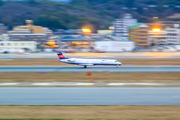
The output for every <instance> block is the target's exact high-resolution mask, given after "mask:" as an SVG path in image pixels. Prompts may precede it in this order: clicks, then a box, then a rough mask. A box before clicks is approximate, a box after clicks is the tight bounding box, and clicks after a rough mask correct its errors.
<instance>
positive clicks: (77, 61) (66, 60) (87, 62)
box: [57, 52, 121, 68]
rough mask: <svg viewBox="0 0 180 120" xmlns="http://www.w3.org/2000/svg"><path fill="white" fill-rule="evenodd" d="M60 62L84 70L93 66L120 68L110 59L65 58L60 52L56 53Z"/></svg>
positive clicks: (118, 63) (118, 64)
mask: <svg viewBox="0 0 180 120" xmlns="http://www.w3.org/2000/svg"><path fill="white" fill-rule="evenodd" d="M57 55H58V57H59V59H60V62H63V63H68V64H76V65H81V66H84V68H87V66H93V65H114V66H117V67H118V66H121V63H120V62H118V61H117V60H112V59H109V60H108V59H81V58H66V57H65V56H64V55H63V53H62V52H58V53H57Z"/></svg>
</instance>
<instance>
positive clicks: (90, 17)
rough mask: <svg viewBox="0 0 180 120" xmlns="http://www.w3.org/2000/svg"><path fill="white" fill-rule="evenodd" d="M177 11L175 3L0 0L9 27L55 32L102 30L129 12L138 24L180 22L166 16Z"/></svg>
mask: <svg viewBox="0 0 180 120" xmlns="http://www.w3.org/2000/svg"><path fill="white" fill-rule="evenodd" d="M179 12H180V1H178V0H171V1H170V0H163V1H157V0H72V1H71V2H69V3H65V2H57V1H48V0H43V1H42V0H40V1H36V0H25V1H0V22H1V23H4V24H5V25H7V26H9V28H12V26H17V25H22V24H25V20H26V19H31V20H33V21H34V24H35V25H41V26H45V27H49V28H51V29H53V30H55V29H76V28H82V27H83V26H86V25H91V26H94V30H96V29H106V28H108V26H109V25H110V22H111V21H112V20H114V19H115V18H119V17H121V16H123V15H124V14H125V13H131V14H132V15H133V16H134V18H136V19H138V20H139V22H152V17H154V16H157V17H159V18H160V20H176V21H178V20H180V17H175V18H174V17H169V16H172V15H173V14H175V13H179Z"/></svg>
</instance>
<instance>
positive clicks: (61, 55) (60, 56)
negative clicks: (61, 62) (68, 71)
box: [57, 52, 68, 59]
mask: <svg viewBox="0 0 180 120" xmlns="http://www.w3.org/2000/svg"><path fill="white" fill-rule="evenodd" d="M57 55H58V57H59V59H68V58H66V57H65V56H64V55H63V53H62V52H58V53H57Z"/></svg>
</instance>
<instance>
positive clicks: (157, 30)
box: [152, 27, 161, 33]
mask: <svg viewBox="0 0 180 120" xmlns="http://www.w3.org/2000/svg"><path fill="white" fill-rule="evenodd" d="M152 31H153V32H155V33H158V32H160V31H161V29H160V28H159V27H154V28H152Z"/></svg>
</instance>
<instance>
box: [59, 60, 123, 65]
mask: <svg viewBox="0 0 180 120" xmlns="http://www.w3.org/2000/svg"><path fill="white" fill-rule="evenodd" d="M60 61H61V62H64V63H68V64H76V65H82V66H93V65H116V66H121V63H120V62H118V61H117V60H111V59H80V58H67V59H61V60H60Z"/></svg>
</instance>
